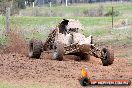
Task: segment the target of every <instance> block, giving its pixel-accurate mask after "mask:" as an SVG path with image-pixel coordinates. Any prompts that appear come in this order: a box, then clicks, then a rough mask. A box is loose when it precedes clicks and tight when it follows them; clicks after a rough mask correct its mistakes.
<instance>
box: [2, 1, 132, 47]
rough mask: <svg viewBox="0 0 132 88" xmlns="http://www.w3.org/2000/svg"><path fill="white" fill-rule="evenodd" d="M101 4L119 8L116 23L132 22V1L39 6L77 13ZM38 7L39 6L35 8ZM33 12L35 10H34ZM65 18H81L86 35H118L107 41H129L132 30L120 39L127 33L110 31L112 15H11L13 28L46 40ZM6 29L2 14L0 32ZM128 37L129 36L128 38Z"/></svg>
mask: <svg viewBox="0 0 132 88" xmlns="http://www.w3.org/2000/svg"><path fill="white" fill-rule="evenodd" d="M100 5H103V6H104V10H105V11H109V10H111V7H112V6H113V7H114V9H115V10H118V11H119V12H120V13H121V14H120V15H119V16H117V17H114V25H118V24H121V21H120V20H125V19H126V18H127V19H128V22H129V23H130V24H132V16H131V14H132V6H131V5H132V4H130V3H118V4H116V3H113V4H111V3H104V4H102V3H101V4H96V3H95V4H73V5H69V6H68V7H65V6H53V7H51V8H49V7H39V9H41V10H40V11H39V12H46V11H47V10H49V9H50V10H53V11H56V13H59V12H64V13H68V14H76V12H83V11H84V10H86V9H90V8H98V7H99V6H100ZM34 9H37V8H34ZM32 10H33V8H31V7H30V8H27V9H26V10H22V11H27V12H29V13H30V11H31V12H32ZM32 13H33V12H32ZM63 18H70V19H77V20H79V21H80V22H81V23H82V25H83V27H84V30H83V33H84V35H85V36H89V35H93V36H95V37H99V38H101V37H103V36H107V35H111V32H112V33H113V34H112V36H114V37H115V36H116V38H115V39H113V40H110V41H107V43H109V42H111V43H114V42H115V41H117V40H119V41H122V42H124V41H125V43H127V42H129V40H128V39H129V37H132V36H130V35H131V34H130V33H131V31H130V30H129V31H128V32H127V34H129V35H128V36H125V37H124V38H122V39H120V37H121V36H124V35H127V34H123V33H124V32H125V31H123V33H121V34H119V32H118V31H113V30H112V31H110V30H109V29H110V28H111V24H112V20H111V19H112V18H111V17H83V16H81V17H80V16H72V17H71V16H70V17H69V16H62V17H29V16H11V18H10V22H11V29H14V30H15V29H16V28H18V29H19V28H20V29H21V30H22V31H23V32H24V34H25V37H26V38H27V39H31V38H34V37H35V38H38V39H42V40H45V39H46V38H47V36H48V33H49V31H50V29H52V28H53V27H55V26H56V25H57V24H58V23H59V22H60V21H61V20H62V19H63ZM3 30H4V31H5V17H3V16H0V33H1V34H2V33H3V32H4V31H3ZM127 37H128V38H127ZM5 42H6V37H3V36H0V43H1V44H2V45H3V44H5Z"/></svg>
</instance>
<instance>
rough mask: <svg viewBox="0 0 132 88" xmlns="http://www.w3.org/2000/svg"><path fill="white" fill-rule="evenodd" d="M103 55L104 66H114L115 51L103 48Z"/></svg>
mask: <svg viewBox="0 0 132 88" xmlns="http://www.w3.org/2000/svg"><path fill="white" fill-rule="evenodd" d="M101 54H102V58H101V60H102V63H103V66H108V65H111V64H113V61H114V52H113V50H111V49H107V48H103V49H102V51H101Z"/></svg>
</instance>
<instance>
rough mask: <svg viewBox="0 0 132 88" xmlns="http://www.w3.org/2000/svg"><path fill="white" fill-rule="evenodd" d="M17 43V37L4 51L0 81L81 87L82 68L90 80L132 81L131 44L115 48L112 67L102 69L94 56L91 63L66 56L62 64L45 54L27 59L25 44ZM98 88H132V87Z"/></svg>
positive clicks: (52, 87) (50, 87)
mask: <svg viewBox="0 0 132 88" xmlns="http://www.w3.org/2000/svg"><path fill="white" fill-rule="evenodd" d="M18 40H20V38H19V37H15V39H12V41H11V43H10V45H9V46H8V47H7V48H5V49H1V53H0V82H4V83H10V84H16V85H17V84H18V85H28V84H32V85H41V86H42V88H45V87H46V88H81V86H80V84H79V82H78V78H79V77H80V76H81V69H82V67H83V68H86V69H87V70H88V72H89V76H90V78H91V79H130V80H131V81H132V55H131V54H132V45H125V46H113V49H114V52H115V61H114V63H113V64H112V65H110V66H102V63H101V60H100V59H99V58H95V57H92V56H91V58H90V60H89V61H75V59H76V58H77V57H75V56H65V57H64V60H63V61H56V60H51V54H50V53H49V54H48V53H43V54H42V56H41V59H33V58H28V57H27V51H28V50H27V45H26V43H25V42H22V41H21V40H20V41H18ZM128 53H129V55H128ZM123 55H124V56H123ZM45 85H46V86H45ZM98 87H99V88H102V87H103V88H132V86H122V87H119V86H98ZM88 88H89V87H88ZM90 88H97V86H92V87H90Z"/></svg>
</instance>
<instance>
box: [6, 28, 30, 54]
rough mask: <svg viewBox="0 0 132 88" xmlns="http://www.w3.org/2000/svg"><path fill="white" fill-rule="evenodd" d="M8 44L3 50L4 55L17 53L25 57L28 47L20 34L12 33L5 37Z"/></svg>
mask: <svg viewBox="0 0 132 88" xmlns="http://www.w3.org/2000/svg"><path fill="white" fill-rule="evenodd" d="M7 38H8V44H7V47H6V48H5V49H4V53H19V54H24V55H27V50H28V49H27V48H28V45H27V43H26V40H25V39H24V37H23V36H22V34H20V33H19V34H18V33H16V32H14V31H12V32H10V33H9V34H8V35H7Z"/></svg>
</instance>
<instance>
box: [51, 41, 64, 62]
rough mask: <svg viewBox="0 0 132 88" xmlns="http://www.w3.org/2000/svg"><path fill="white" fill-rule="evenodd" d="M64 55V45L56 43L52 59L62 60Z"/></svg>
mask: <svg viewBox="0 0 132 88" xmlns="http://www.w3.org/2000/svg"><path fill="white" fill-rule="evenodd" d="M63 55H64V46H63V44H62V43H60V42H59V43H57V44H56V49H55V50H54V52H53V59H55V60H59V61H62V60H63Z"/></svg>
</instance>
